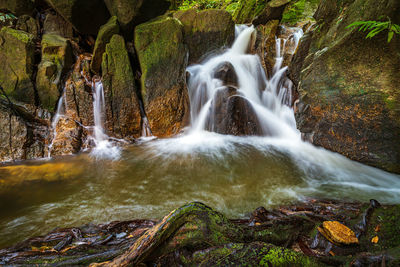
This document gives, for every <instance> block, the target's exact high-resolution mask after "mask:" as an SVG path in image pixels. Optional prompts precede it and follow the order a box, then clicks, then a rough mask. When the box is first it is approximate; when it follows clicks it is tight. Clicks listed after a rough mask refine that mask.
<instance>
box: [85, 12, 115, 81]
mask: <svg viewBox="0 0 400 267" xmlns="http://www.w3.org/2000/svg"><path fill="white" fill-rule="evenodd" d="M118 33H119V25H118V20H117V17H116V16H113V17H111V18H110V20H109V21H108V22H107V23H106V24H105V25H103V26H101V28H100V30H99V34H98V35H97V39H96V43H95V45H94V50H93V58H92V63H91V64H90V68H91V70H92V71H93V72H94V73H97V74H98V73H99V72H100V69H101V62H102V59H103V53H104V52H105V51H106V44H108V43H109V42H110V40H111V37H112V36H113V35H114V34H118Z"/></svg>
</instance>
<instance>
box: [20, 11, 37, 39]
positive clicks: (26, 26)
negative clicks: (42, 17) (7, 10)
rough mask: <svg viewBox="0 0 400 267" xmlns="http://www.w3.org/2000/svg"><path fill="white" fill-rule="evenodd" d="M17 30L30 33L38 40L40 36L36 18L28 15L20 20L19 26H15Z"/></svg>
mask: <svg viewBox="0 0 400 267" xmlns="http://www.w3.org/2000/svg"><path fill="white" fill-rule="evenodd" d="M15 28H16V29H17V30H20V31H24V32H27V33H30V34H32V35H33V36H35V37H36V38H37V37H38V35H39V24H38V22H37V21H36V20H35V19H34V18H32V17H30V16H28V15H22V16H20V17H19V18H18V21H17V25H16V26H15Z"/></svg>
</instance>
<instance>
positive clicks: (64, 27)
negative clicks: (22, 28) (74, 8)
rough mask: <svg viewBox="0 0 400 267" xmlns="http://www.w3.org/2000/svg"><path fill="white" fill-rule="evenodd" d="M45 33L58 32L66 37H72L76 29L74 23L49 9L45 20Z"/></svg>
mask: <svg viewBox="0 0 400 267" xmlns="http://www.w3.org/2000/svg"><path fill="white" fill-rule="evenodd" d="M43 33H44V34H57V35H60V36H61V37H64V38H72V37H73V36H74V30H73V27H72V25H71V24H70V23H69V22H68V21H66V20H65V19H64V18H63V17H61V16H60V15H59V14H57V13H55V12H54V11H49V12H48V13H47V14H46V18H45V20H44V22H43Z"/></svg>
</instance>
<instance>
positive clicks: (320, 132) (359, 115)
mask: <svg viewBox="0 0 400 267" xmlns="http://www.w3.org/2000/svg"><path fill="white" fill-rule="evenodd" d="M360 8H363V9H365V10H366V12H365V13H362V14H361V13H360V12H359V10H360ZM399 12H400V3H399V2H397V1H395V2H393V1H382V2H379V3H375V2H368V3H367V4H366V3H364V2H363V1H359V0H352V1H348V2H346V3H338V2H336V1H323V2H322V4H321V5H320V7H319V9H318V11H317V13H316V18H317V20H318V23H317V26H316V28H317V29H318V30H314V32H313V34H312V37H310V38H311V41H308V42H307V43H303V44H304V46H305V47H304V48H303V47H300V48H299V50H302V53H301V55H300V54H299V57H302V59H296V62H303V63H302V67H301V70H300V71H298V70H297V72H296V73H294V74H293V75H294V76H296V77H300V78H299V87H298V91H299V94H300V105H299V107H301V108H299V110H298V112H297V113H296V120H297V126H298V128H299V129H300V131H301V132H302V133H303V134H304V135H306V136H312V139H311V141H312V142H313V143H314V144H315V145H318V146H322V147H324V148H326V149H329V150H331V151H335V152H338V153H340V154H342V155H344V156H346V157H348V158H350V159H352V160H356V161H359V162H362V163H364V164H368V165H371V166H375V167H379V168H382V169H385V170H387V171H391V172H397V173H400V165H399V162H400V139H399V138H398V136H400V120H399V118H400V113H399V110H400V107H399V105H400V104H399V103H400V95H399V94H398V90H397V89H396V88H398V82H397V81H398V80H399V79H400V76H399V75H400V73H399V72H398V71H397V69H398V66H399V62H400V56H399V54H398V52H397V51H398V47H399V46H400V39H399V38H397V39H396V38H393V40H392V41H391V42H390V43H388V42H387V35H385V34H380V35H377V36H375V37H374V38H373V39H367V40H366V39H365V33H363V32H358V30H357V29H354V30H349V29H346V28H345V27H346V26H347V25H349V24H351V23H353V22H354V21H366V20H375V19H377V18H378V17H379V16H381V15H383V16H388V17H390V18H393V20H394V21H393V22H394V23H400V21H399V16H397V14H399ZM322 18H323V19H322ZM326 18H328V20H326ZM327 21H328V22H327ZM303 44H301V46H303ZM307 46H308V49H307ZM304 50H308V52H307V53H305V52H304ZM382 70H384V71H382Z"/></svg>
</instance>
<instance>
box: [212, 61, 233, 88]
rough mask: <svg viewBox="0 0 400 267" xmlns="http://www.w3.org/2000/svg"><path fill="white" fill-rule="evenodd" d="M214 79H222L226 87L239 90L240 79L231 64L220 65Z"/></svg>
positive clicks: (215, 71) (216, 69)
mask: <svg viewBox="0 0 400 267" xmlns="http://www.w3.org/2000/svg"><path fill="white" fill-rule="evenodd" d="M214 78H217V79H220V80H221V81H222V84H223V85H225V86H231V87H236V88H238V87H239V85H238V77H237V75H236V71H235V69H234V68H233V65H232V64H231V63H230V62H223V63H221V64H219V65H218V66H217V67H216V68H215V70H214Z"/></svg>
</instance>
